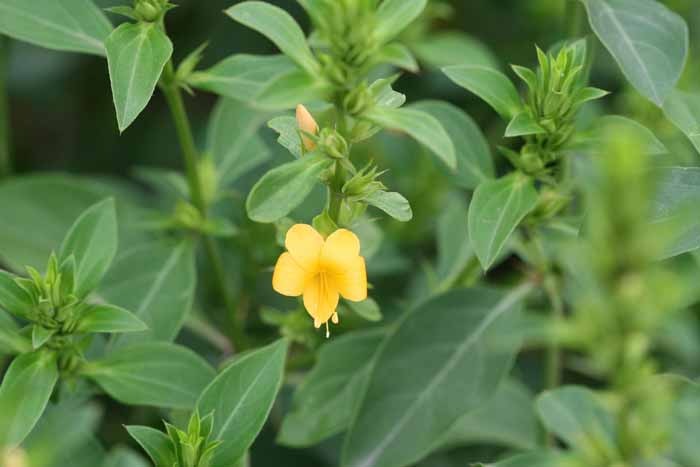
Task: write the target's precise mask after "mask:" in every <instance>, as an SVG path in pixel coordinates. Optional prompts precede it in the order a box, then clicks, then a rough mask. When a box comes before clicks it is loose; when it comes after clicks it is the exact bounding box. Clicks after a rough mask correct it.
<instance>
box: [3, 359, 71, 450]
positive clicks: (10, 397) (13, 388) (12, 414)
mask: <svg viewBox="0 0 700 467" xmlns="http://www.w3.org/2000/svg"><path fill="white" fill-rule="evenodd" d="M56 381H58V368H57V366H56V354H54V353H53V352H47V351H40V352H34V353H25V354H23V355H20V356H19V357H17V358H15V359H14V361H13V362H12V364H11V365H10V367H9V369H8V370H7V373H5V377H4V379H3V380H2V385H1V386H0V445H2V446H16V445H19V444H20V443H21V442H22V440H24V438H25V437H26V436H27V435H28V434H29V432H30V431H32V428H34V425H35V424H36V422H37V421H38V420H39V417H41V414H42V413H44V409H45V408H46V404H47V403H48V402H49V398H50V397H51V394H52V393H53V388H54V386H55V385H56Z"/></svg>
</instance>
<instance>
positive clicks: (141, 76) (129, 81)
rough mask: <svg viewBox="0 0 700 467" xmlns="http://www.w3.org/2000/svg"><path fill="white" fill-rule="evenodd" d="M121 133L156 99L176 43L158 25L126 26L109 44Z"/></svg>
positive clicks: (107, 45) (108, 53) (112, 81)
mask: <svg viewBox="0 0 700 467" xmlns="http://www.w3.org/2000/svg"><path fill="white" fill-rule="evenodd" d="M105 48H106V49H107V64H108V65H109V78H110V81H111V83H112V97H113V98H114V108H115V109H116V111H117V123H118V124H119V131H120V132H123V131H124V130H126V129H127V128H128V127H129V125H131V123H132V122H133V121H134V120H136V117H138V116H139V114H140V113H141V111H143V109H144V108H146V105H147V104H148V102H149V101H150V100H151V96H153V91H154V90H155V88H156V84H158V80H159V79H160V75H161V73H162V72H163V68H164V67H165V64H166V63H167V62H168V60H170V56H171V55H172V53H173V44H172V43H171V42H170V39H168V36H167V35H166V34H165V32H163V30H162V29H161V28H160V27H159V26H158V24H156V23H138V24H131V23H124V24H122V25H121V26H119V27H118V28H117V29H115V30H114V31H113V32H112V34H110V35H109V37H108V38H107V41H106V42H105Z"/></svg>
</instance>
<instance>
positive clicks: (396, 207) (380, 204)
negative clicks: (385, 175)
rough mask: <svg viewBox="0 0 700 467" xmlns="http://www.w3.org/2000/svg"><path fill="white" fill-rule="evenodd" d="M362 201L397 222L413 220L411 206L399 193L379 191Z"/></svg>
mask: <svg viewBox="0 0 700 467" xmlns="http://www.w3.org/2000/svg"><path fill="white" fill-rule="evenodd" d="M363 201H364V202H366V203H367V204H369V205H371V206H374V207H375V208H377V209H381V210H382V211H384V212H385V213H387V214H389V215H390V216H391V217H393V218H394V219H396V220H397V221H400V222H408V221H410V220H411V219H412V218H413V211H412V210H411V205H410V204H409V203H408V200H407V199H406V198H404V197H403V196H402V195H401V193H396V192H394V191H382V190H379V191H375V192H374V193H372V194H371V195H369V196H368V197H366V198H364V199H363Z"/></svg>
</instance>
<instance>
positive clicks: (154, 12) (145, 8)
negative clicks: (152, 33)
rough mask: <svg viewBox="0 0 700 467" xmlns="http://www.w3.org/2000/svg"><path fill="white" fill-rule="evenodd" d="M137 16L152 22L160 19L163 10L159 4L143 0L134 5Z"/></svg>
mask: <svg viewBox="0 0 700 467" xmlns="http://www.w3.org/2000/svg"><path fill="white" fill-rule="evenodd" d="M134 12H135V13H136V17H137V18H138V19H140V20H141V21H146V22H149V23H152V22H154V21H156V20H157V19H158V17H159V16H160V13H161V10H160V8H159V7H158V6H157V5H154V4H153V3H152V2H150V1H148V0H142V1H140V2H137V3H136V6H135V7H134Z"/></svg>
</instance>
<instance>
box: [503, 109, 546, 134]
mask: <svg viewBox="0 0 700 467" xmlns="http://www.w3.org/2000/svg"><path fill="white" fill-rule="evenodd" d="M542 133H545V129H544V128H542V127H541V126H540V125H539V123H537V122H536V121H535V119H534V118H532V115H530V113H529V112H527V111H525V112H520V113H519V114H518V115H516V116H515V117H513V119H512V120H511V121H510V123H508V127H507V128H506V134H505V136H506V138H514V137H516V136H528V135H539V134H542Z"/></svg>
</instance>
